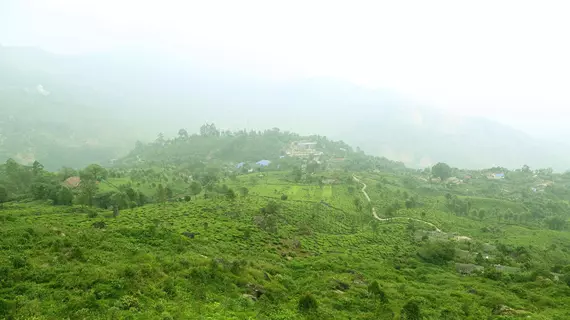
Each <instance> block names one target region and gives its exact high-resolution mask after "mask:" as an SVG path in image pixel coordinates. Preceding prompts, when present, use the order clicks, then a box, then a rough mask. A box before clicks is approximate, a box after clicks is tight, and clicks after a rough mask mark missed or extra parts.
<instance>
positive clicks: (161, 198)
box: [156, 183, 166, 203]
mask: <svg viewBox="0 0 570 320" xmlns="http://www.w3.org/2000/svg"><path fill="white" fill-rule="evenodd" d="M156 200H157V201H158V202H160V203H164V202H166V189H164V187H163V186H162V184H161V183H160V184H158V187H156Z"/></svg>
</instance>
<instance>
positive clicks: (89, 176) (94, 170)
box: [80, 164, 109, 181]
mask: <svg viewBox="0 0 570 320" xmlns="http://www.w3.org/2000/svg"><path fill="white" fill-rule="evenodd" d="M108 175H109V173H108V172H107V169H105V168H103V167H101V166H100V165H98V164H90V165H88V166H87V168H85V169H83V171H81V173H80V177H81V180H82V181H83V180H93V181H101V180H105V179H107V176H108Z"/></svg>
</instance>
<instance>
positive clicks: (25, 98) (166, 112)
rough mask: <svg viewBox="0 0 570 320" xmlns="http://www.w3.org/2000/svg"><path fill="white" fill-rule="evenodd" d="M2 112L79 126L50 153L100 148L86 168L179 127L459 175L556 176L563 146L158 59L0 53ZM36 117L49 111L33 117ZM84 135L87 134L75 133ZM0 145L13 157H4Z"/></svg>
mask: <svg viewBox="0 0 570 320" xmlns="http://www.w3.org/2000/svg"><path fill="white" fill-rule="evenodd" d="M39 85H41V88H42V89H43V90H46V91H47V92H49V95H47V96H45V95H41V94H34V95H32V96H33V97H32V96H30V94H29V93H26V90H25V89H26V88H28V89H29V90H32V91H33V90H36V89H37V87H38V86H39ZM29 90H28V91H29ZM36 91H37V90H36ZM0 102H1V103H2V108H1V110H0V112H2V114H1V116H2V118H8V117H10V116H13V114H14V113H17V110H24V109H23V108H26V109H25V110H26V112H24V113H23V114H24V115H23V116H19V117H17V119H24V118H25V119H26V122H27V123H28V124H27V125H26V126H28V127H29V128H35V126H36V124H37V123H40V122H41V123H46V124H50V125H55V124H56V123H57V126H63V127H66V128H78V126H77V124H78V123H79V124H80V125H79V129H73V130H72V131H73V132H74V133H78V132H82V135H81V138H79V136H78V138H77V139H71V140H70V136H72V135H70V134H69V132H68V133H61V134H60V135H59V136H58V135H56V136H57V137H61V136H62V135H63V136H65V139H66V142H62V141H60V142H58V143H57V144H56V145H58V146H63V147H64V149H66V148H65V145H66V144H70V143H71V142H70V141H73V143H74V144H75V145H74V148H77V147H79V148H88V147H86V144H85V143H76V142H77V141H83V142H84V141H85V140H93V141H97V144H98V146H99V147H101V148H103V149H105V148H108V150H106V151H104V152H97V154H96V157H95V159H92V161H104V160H107V159H108V158H111V157H116V156H118V155H120V154H126V153H127V152H128V150H129V148H130V146H132V145H133V144H134V141H135V140H137V139H140V140H145V141H148V140H151V139H153V138H154V137H155V136H156V134H157V133H158V132H164V133H165V134H166V135H168V136H173V135H175V134H176V132H177V131H178V129H179V128H198V127H199V126H200V125H201V124H203V123H206V122H215V123H216V124H218V125H219V126H220V127H222V128H230V129H234V130H237V129H264V128H272V127H278V128H281V129H282V130H290V131H294V132H299V133H300V134H320V135H326V136H328V137H330V138H333V139H335V140H343V141H345V142H347V143H349V144H350V145H353V146H358V147H360V148H362V149H363V150H364V151H366V152H367V153H370V154H373V155H378V156H385V157H387V158H389V159H393V160H396V161H402V162H404V163H405V164H406V165H408V166H411V167H425V166H429V165H433V164H434V163H436V162H439V161H445V162H448V163H450V164H451V165H453V166H456V167H468V168H482V167H491V166H494V165H500V166H505V167H521V166H522V165H523V164H528V165H530V166H531V167H553V168H554V169H556V170H566V169H568V167H569V166H568V165H567V163H570V161H569V160H570V155H569V152H568V151H566V150H568V149H566V148H565V147H564V146H562V145H548V144H546V143H544V142H542V141H535V140H533V139H532V138H531V137H529V136H527V135H526V134H524V133H522V132H519V131H517V130H514V129H512V128H509V127H507V126H504V125H501V124H499V123H496V122H493V121H490V120H486V119H477V118H468V117H453V116H450V115H448V114H443V113H442V112H439V111H438V110H435V109H433V108H429V107H426V106H424V105H421V104H418V103H417V102H414V101H411V100H409V99H406V98H405V97H402V96H400V95H398V94H396V93H394V92H390V91H386V90H371V89H365V88H362V87H359V86H356V85H353V84H350V83H345V82H342V81H338V80H334V79H327V78H315V79H300V80H296V81H287V82H284V81H282V82H276V81H269V80H266V79H263V78H261V77H256V76H253V75H248V74H247V71H243V70H238V69H231V68H229V67H227V66H223V67H216V64H215V63H212V61H208V62H207V63H206V62H204V61H192V60H184V59H177V58H173V57H170V56H166V55H161V54H157V53H153V54H146V53H144V52H137V51H130V52H129V51H124V52H120V53H105V54H90V55H73V56H66V55H56V54H51V53H48V52H45V51H42V50H39V49H34V48H12V47H0ZM6 106H7V107H6ZM42 108H43V109H44V110H45V109H48V110H49V112H47V113H46V112H44V113H41V114H42V115H41V116H40V115H37V114H36V111H37V110H40V109H42ZM18 121H23V120H18ZM87 124H88V126H90V127H91V128H90V129H89V130H81V128H83V127H85V126H87ZM17 126H20V125H17ZM24 127H25V126H24ZM20 128H23V127H21V126H20ZM2 130H3V132H0V133H1V134H2V139H0V141H3V142H2V143H3V144H2V146H1V147H2V148H3V149H2V150H4V151H0V156H3V157H7V156H13V154H15V153H22V152H32V153H33V152H34V151H35V148H39V147H38V144H44V145H45V140H37V138H36V137H37V136H42V137H44V138H46V139H56V140H57V139H58V138H55V137H51V138H50V137H47V136H49V134H46V133H47V132H52V131H53V130H54V129H46V130H44V131H43V132H36V133H34V134H31V136H30V137H29V138H30V139H28V140H29V141H28V142H30V143H27V144H22V143H21V141H20V140H18V139H16V140H17V141H16V140H14V139H15V138H14V137H15V135H14V134H12V133H13V132H14V131H17V130H20V129H14V126H10V127H6V126H4V129H2ZM7 130H8V131H12V132H7ZM18 141H20V142H18ZM39 141H44V142H39ZM47 141H50V140H47ZM6 145H11V147H9V149H8V150H7V147H6ZM19 145H21V147H19ZM67 149H70V150H71V148H67ZM88 149H89V148H88ZM30 150H31V151H30ZM74 150H80V149H74ZM91 150H92V148H91ZM99 151H102V150H101V149H99ZM76 152H81V151H76ZM36 153H38V152H36ZM40 153H42V154H44V156H43V157H44V159H49V158H50V157H53V154H50V153H49V152H47V151H42V152H40ZM68 160H69V159H68ZM57 161H62V165H72V166H73V165H78V166H80V165H83V164H84V163H83V160H81V161H77V162H76V163H71V162H70V161H66V160H65V159H59V158H58V159H56V160H55V161H54V162H57ZM72 162H75V161H72ZM54 165H55V163H54Z"/></svg>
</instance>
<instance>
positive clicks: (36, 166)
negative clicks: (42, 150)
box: [32, 160, 44, 177]
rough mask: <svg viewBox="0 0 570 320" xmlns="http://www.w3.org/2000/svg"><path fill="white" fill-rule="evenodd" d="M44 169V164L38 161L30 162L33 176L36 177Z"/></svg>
mask: <svg viewBox="0 0 570 320" xmlns="http://www.w3.org/2000/svg"><path fill="white" fill-rule="evenodd" d="M43 171H44V166H43V165H42V164H41V163H39V161H37V160H36V161H34V164H32V172H33V174H34V177H37V176H39V175H41V174H42V172H43Z"/></svg>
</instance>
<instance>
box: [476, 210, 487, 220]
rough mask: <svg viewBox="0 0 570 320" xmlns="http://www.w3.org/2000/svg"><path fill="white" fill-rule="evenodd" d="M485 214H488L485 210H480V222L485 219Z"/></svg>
mask: <svg viewBox="0 0 570 320" xmlns="http://www.w3.org/2000/svg"><path fill="white" fill-rule="evenodd" d="M485 214H486V212H485V210H484V209H481V210H479V213H478V215H479V220H483V219H485Z"/></svg>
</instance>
